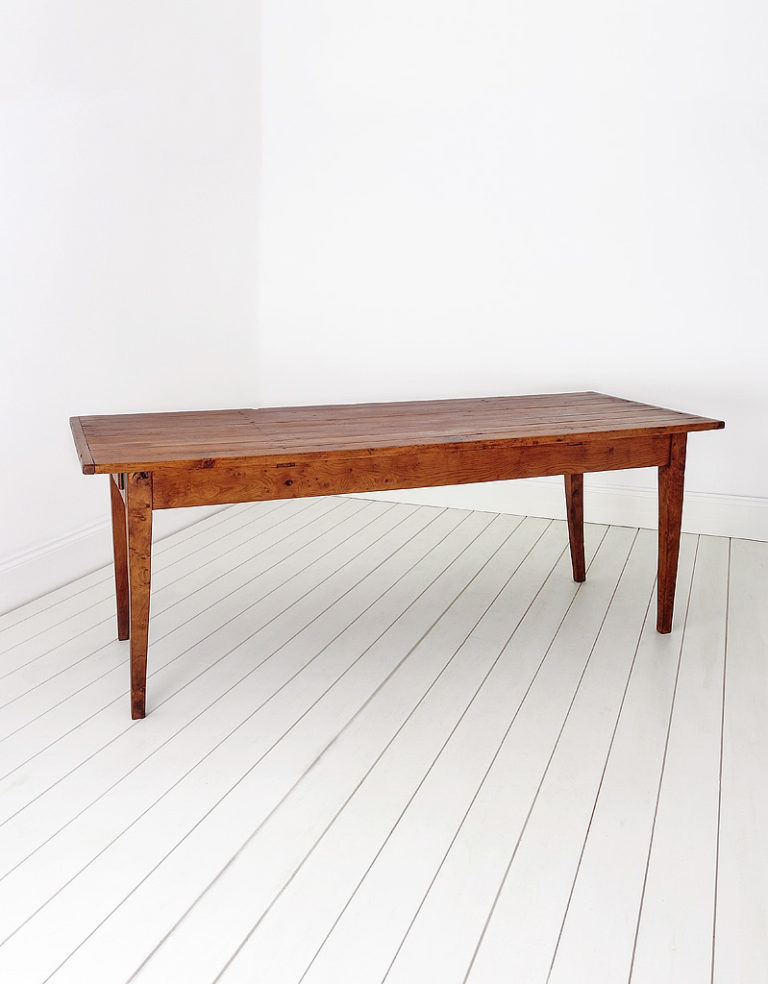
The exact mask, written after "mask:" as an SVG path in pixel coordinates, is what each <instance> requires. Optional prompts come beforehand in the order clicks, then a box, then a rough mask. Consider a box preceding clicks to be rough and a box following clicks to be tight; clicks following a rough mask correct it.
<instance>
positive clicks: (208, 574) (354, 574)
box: [0, 497, 768, 984]
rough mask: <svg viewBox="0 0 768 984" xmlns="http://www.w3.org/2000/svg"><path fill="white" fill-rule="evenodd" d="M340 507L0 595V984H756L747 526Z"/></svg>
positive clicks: (761, 822) (760, 866)
mask: <svg viewBox="0 0 768 984" xmlns="http://www.w3.org/2000/svg"><path fill="white" fill-rule="evenodd" d="M567 543H568V536H567V529H566V528H565V524H564V523H561V522H550V521H547V520H540V519H523V518H521V517H512V516H498V515H495V514H491V513H470V512H466V511H462V510H455V509H437V508H432V507H423V506H422V507H418V506H413V505H405V504H394V503H387V502H383V501H378V500H377V501H372V500H360V499H345V498H343V497H340V498H333V499H313V500H295V501H292V502H278V503H262V504H250V505H238V506H233V507H230V508H228V509H225V510H223V511H221V512H219V513H216V514H215V515H212V516H209V517H208V518H206V519H205V520H203V521H201V522H200V523H198V524H196V525H195V526H194V527H190V528H188V529H186V530H182V531H180V532H179V533H177V534H174V535H173V536H171V537H168V538H166V539H165V540H163V541H161V542H160V543H158V544H157V546H156V550H155V564H154V568H155V569H154V578H153V582H154V583H153V596H152V613H153V614H152V623H151V633H152V635H151V643H150V660H149V674H150V681H149V688H148V692H149V695H150V701H149V705H148V711H149V714H148V717H147V718H146V719H145V720H143V721H137V722H132V721H131V720H130V717H129V708H128V667H127V644H126V643H118V642H117V640H116V626H115V613H114V599H113V581H112V574H111V571H110V570H109V569H103V570H101V571H97V572H94V574H90V575H88V576H86V577H84V578H81V579H79V580H77V581H73V582H72V583H71V584H68V585H66V586H64V587H62V588H60V589H58V590H57V591H54V592H51V593H50V594H49V595H47V596H45V597H44V598H40V599H36V600H35V601H34V602H31V603H29V604H28V605H25V606H23V607H22V608H20V609H18V610H16V611H15V612H10V613H7V614H6V615H3V616H0V680H2V684H3V687H2V690H0V693H2V697H0V979H2V980H4V981H5V980H7V981H9V982H13V984H17V982H18V984H43V982H47V981H53V982H56V984H64V982H72V984H75V982H77V984H89V982H91V981H93V982H94V984H127V982H129V981H131V982H132V981H136V982H139V984H165V982H168V981H172V980H184V981H185V984H212V982H215V981H222V982H225V984H245V982H253V981H265V982H269V984H294V982H296V984H298V982H299V981H304V982H313V984H319V982H333V984H339V982H342V984H343V982H347V981H349V982H355V984H358V982H361V984H363V982H368V981H370V982H383V981H387V982H388V984H411V982H414V981H430V980H434V981H439V982H441V984H443V982H446V984H451V982H454V981H455V982H457V984H459V982H464V981H469V982H470V984H476V982H497V981H500V980H514V981H520V982H528V981H530V982H541V984H545V982H548V981H552V982H556V984H581V982H584V984H587V982H589V984H592V982H603V981H605V982H610V984H613V982H614V981H636V982H640V981H642V982H645V981H649V982H664V981H670V982H671V981H675V982H679V981H688V980H691V981H693V980H696V981H698V980H702V981H704V980H713V981H717V982H721V984H729V982H731V981H753V980H754V981H758V980H762V979H764V975H765V967H766V965H767V964H768V947H767V945H766V940H768V904H767V903H766V899H767V898H768V798H767V797H766V793H765V789H766V786H765V774H766V770H767V769H768V727H767V726H766V715H765V706H766V702H768V622H767V621H766V618H767V617H768V616H767V615H766V611H767V610H768V609H767V608H766V605H765V598H766V596H767V595H768V544H765V543H760V542H755V541H738V540H734V541H728V540H727V539H723V538H717V537H707V536H701V537H697V536H693V535H685V536H684V537H683V543H682V548H681V561H680V574H679V586H678V603H677V607H676V613H675V621H674V625H673V631H672V633H671V634H670V635H669V636H660V635H658V633H656V632H655V629H654V611H655V557H656V553H655V537H654V535H653V534H652V533H650V532H648V531H637V530H633V529H626V528H609V529H606V528H604V527H597V526H590V525H588V526H587V529H586V552H587V562H588V564H589V571H588V577H587V581H586V582H585V583H584V584H581V585H578V584H575V583H574V582H573V580H572V579H571V576H570V561H569V557H568V552H567Z"/></svg>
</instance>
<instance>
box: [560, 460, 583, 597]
mask: <svg viewBox="0 0 768 984" xmlns="http://www.w3.org/2000/svg"><path fill="white" fill-rule="evenodd" d="M565 508H566V511H567V513H568V537H569V539H570V541H571V566H572V567H573V580H574V581H585V580H586V579H587V571H586V566H585V563H584V476H583V475H566V476H565Z"/></svg>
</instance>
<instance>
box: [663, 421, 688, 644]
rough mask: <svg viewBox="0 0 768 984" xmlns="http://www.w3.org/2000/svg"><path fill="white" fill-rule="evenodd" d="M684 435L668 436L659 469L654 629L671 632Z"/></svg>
mask: <svg viewBox="0 0 768 984" xmlns="http://www.w3.org/2000/svg"><path fill="white" fill-rule="evenodd" d="M686 438H687V434H673V435H672V436H671V438H670V450H669V464H666V465H661V466H660V468H659V578H658V588H657V606H658V607H657V618H656V629H657V631H658V632H665V633H666V632H671V631H672V615H673V612H674V608H675V583H676V581H677V559H678V556H679V554H680V528H681V524H682V519H683V484H684V479H685V448H686Z"/></svg>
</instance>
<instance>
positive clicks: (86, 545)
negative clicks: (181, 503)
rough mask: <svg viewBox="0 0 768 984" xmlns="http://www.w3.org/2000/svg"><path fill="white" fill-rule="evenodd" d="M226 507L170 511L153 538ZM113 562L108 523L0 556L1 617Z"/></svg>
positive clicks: (161, 515) (160, 517)
mask: <svg viewBox="0 0 768 984" xmlns="http://www.w3.org/2000/svg"><path fill="white" fill-rule="evenodd" d="M226 508H227V507H226V506H201V507H199V508H198V507H196V508H192V509H167V510H162V511H159V512H156V513H155V514H154V516H153V524H154V534H155V535H154V539H155V541H158V540H162V539H163V538H164V537H166V536H170V535H171V534H172V533H176V532H177V531H178V530H181V529H184V528H185V527H186V526H191V525H192V523H197V522H199V520H201V519H204V518H205V517H206V516H210V515H211V514H213V513H215V512H218V511H219V510H220V509H226ZM111 562H112V532H111V529H110V522H109V520H104V521H103V522H100V523H92V524H91V525H90V526H84V527H81V528H80V529H78V530H73V531H72V532H71V533H67V534H66V535H65V536H61V537H58V538H57V539H56V540H49V541H48V542H46V543H40V544H36V545H35V546H34V547H31V548H29V549H27V550H24V551H20V552H19V553H16V554H11V555H6V556H5V557H0V614H5V612H9V611H12V610H13V609H14V608H18V607H19V605H24V604H26V603H27V602H28V601H33V600H34V599H35V598H39V597H40V595H44V594H46V593H47V592H49V591H53V590H55V589H56V588H59V587H61V586H62V585H64V584H67V583H68V582H69V581H73V580H74V579H75V578H78V577H82V576H83V575H84V574H90V573H91V572H92V571H96V570H98V569H99V568H100V567H104V566H106V565H107V564H111Z"/></svg>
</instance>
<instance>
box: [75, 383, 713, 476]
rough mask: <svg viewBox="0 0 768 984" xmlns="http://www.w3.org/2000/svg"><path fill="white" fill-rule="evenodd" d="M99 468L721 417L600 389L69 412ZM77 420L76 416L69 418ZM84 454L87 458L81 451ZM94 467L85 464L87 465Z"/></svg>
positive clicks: (614, 432)
mask: <svg viewBox="0 0 768 984" xmlns="http://www.w3.org/2000/svg"><path fill="white" fill-rule="evenodd" d="M72 420H73V423H72V426H73V432H75V430H76V429H77V428H79V429H80V430H82V434H83V439H84V440H85V442H86V447H85V448H84V449H83V455H86V454H87V455H88V456H89V457H88V462H92V463H93V469H94V470H95V471H96V472H100V473H101V472H107V473H114V472H129V471H133V472H136V471H156V470H158V469H160V468H162V469H164V470H167V469H179V470H181V471H185V470H187V469H188V468H190V467H194V466H195V465H196V464H197V463H199V462H202V461H206V462H207V461H216V462H218V461H223V460H225V459H227V460H230V461H231V463H232V464H233V465H235V466H236V465H237V464H238V463H239V462H240V461H244V460H245V461H253V459H271V460H272V461H273V462H274V461H275V460H277V461H280V460H282V459H283V458H284V457H285V456H286V455H288V456H289V459H291V460H292V458H291V456H292V455H304V454H319V455H324V456H325V458H326V460H327V461H328V463H330V462H331V461H332V460H333V459H334V458H341V457H344V456H345V455H346V452H349V451H360V452H362V453H363V454H369V453H370V452H372V451H376V452H383V451H390V452H405V451H407V450H410V451H414V452H417V453H421V452H422V451H424V450H426V449H428V448H435V447H444V446H445V445H455V444H464V445H467V446H468V448H473V449H474V450H477V451H485V450H487V449H489V448H497V449H498V448H509V447H513V446H519V447H534V446H541V445H545V444H563V443H574V442H578V441H591V440H593V439H595V438H596V437H598V438H599V439H601V440H608V439H622V438H629V437H649V436H654V435H659V434H665V435H669V434H671V433H678V432H680V433H683V432H687V431H690V430H709V429H714V428H718V427H722V426H723V424H722V421H718V420H713V419H711V418H708V417H697V416H694V415H692V414H686V413H678V412H677V411H675V410H666V409H664V408H663V407H654V406H650V405H648V404H643V403H633V402H631V401H628V400H621V399H618V398H616V397H613V396H604V395H602V394H600V393H564V394H560V395H557V394H555V395H543V396H521V397H494V398H489V399H480V400H437V401H426V402H419V403H408V404H386V403H380V404H359V405H353V406H336V407H327V408H322V407H275V408H266V409H263V410H217V411H189V412H185V413H173V414H156V413H155V414H123V415H116V416H111V417H105V416H97V417H79V418H78V417H75V418H72ZM75 421H78V422H79V423H78V424H75ZM81 460H84V459H83V458H81ZM89 467H90V465H89Z"/></svg>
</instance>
